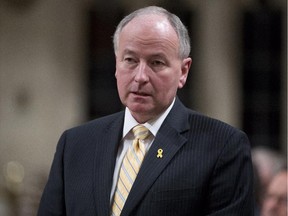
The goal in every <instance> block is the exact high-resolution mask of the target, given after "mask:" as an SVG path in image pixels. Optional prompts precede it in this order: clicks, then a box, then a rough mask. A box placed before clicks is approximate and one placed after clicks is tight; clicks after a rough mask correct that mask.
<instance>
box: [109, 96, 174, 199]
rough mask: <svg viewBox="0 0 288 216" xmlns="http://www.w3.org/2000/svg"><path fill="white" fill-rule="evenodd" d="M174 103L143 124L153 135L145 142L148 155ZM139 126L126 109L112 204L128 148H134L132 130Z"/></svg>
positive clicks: (113, 184) (115, 171) (117, 158)
mask: <svg viewBox="0 0 288 216" xmlns="http://www.w3.org/2000/svg"><path fill="white" fill-rule="evenodd" d="M174 102H175V98H174V100H173V102H172V103H171V105H170V106H169V107H168V108H167V109H166V110H165V111H164V112H163V113H162V114H160V115H159V116H158V117H156V118H155V119H153V120H151V121H148V122H146V123H144V124H142V125H144V126H145V127H146V128H148V129H149V131H150V133H151V134H152V135H150V136H149V137H148V138H146V139H145V140H144V144H145V148H146V153H147V151H148V150H149V149H150V147H151V145H152V143H153V141H154V138H155V136H156V134H157V132H158V130H159V128H160V127H161V125H162V123H163V121H164V120H165V118H166V116H167V115H168V113H169V112H170V110H171V109H172V107H173V104H174ZM138 124H139V123H138V122H137V121H136V120H135V119H134V118H133V116H132V114H131V112H130V110H129V109H128V108H127V107H126V109H125V117H124V126H123V136H122V140H121V143H120V145H119V149H118V153H117V157H116V164H115V169H114V175H113V183H112V190H111V194H110V202H112V201H113V197H114V193H115V189H116V184H117V181H118V175H119V171H120V167H121V165H122V161H123V158H124V156H125V154H126V152H127V150H128V148H129V147H130V146H132V143H133V139H134V135H133V133H132V131H131V130H132V128H133V127H135V126H136V125H138Z"/></svg>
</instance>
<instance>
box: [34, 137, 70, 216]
mask: <svg viewBox="0 0 288 216" xmlns="http://www.w3.org/2000/svg"><path fill="white" fill-rule="evenodd" d="M64 148H65V133H64V134H63V135H62V136H61V138H60V140H59V142H58V145H57V149H56V153H55V155H54V160H53V163H52V167H51V170H50V174H49V178H48V182H47V184H46V186H45V189H44V191H43V194H42V198H41V201H40V205H39V209H38V214H37V215H38V216H56V215H57V216H60V215H61V216H62V215H66V213H65V197H64V181H63V179H64V170H63V157H64Z"/></svg>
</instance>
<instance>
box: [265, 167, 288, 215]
mask: <svg viewBox="0 0 288 216" xmlns="http://www.w3.org/2000/svg"><path fill="white" fill-rule="evenodd" d="M261 215H262V216H287V170H284V171H281V172H279V173H278V174H276V175H275V177H274V178H273V179H272V181H271V182H270V184H269V186H268V190H267V191H266V195H265V198H264V202H263V207H262V214H261Z"/></svg>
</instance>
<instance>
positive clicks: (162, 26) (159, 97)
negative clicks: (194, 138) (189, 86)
mask: <svg viewBox="0 0 288 216" xmlns="http://www.w3.org/2000/svg"><path fill="white" fill-rule="evenodd" d="M191 61H192V60H191V59H190V58H186V59H184V60H183V59H180V58H179V41H178V37H177V34H176V32H175V31H174V29H173V28H172V27H171V25H170V24H169V22H168V21H167V20H166V19H165V18H163V17H162V16H159V15H149V16H148V15H142V16H140V17H137V18H134V19H133V20H132V21H131V22H130V23H128V24H127V25H126V26H125V27H124V28H123V30H122V32H121V33H120V36H119V45H118V50H117V51H116V74H115V75H116V78H117V87H118V92H119V96H120V99H121V101H122V103H123V104H124V105H125V106H127V107H128V108H129V110H130V111H131V113H132V115H133V117H134V118H135V119H136V120H137V121H138V122H139V123H144V122H146V121H148V120H150V119H152V118H154V117H156V116H157V115H159V114H160V113H162V112H163V111H164V110H165V109H166V108H168V106H169V105H170V104H171V102H172V101H173V99H174V97H175V95H176V92H177V89H178V88H182V87H183V86H184V84H185V82H186V78H187V75H188V71H189V67H190V65H191Z"/></svg>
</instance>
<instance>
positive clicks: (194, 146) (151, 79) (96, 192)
mask: <svg viewBox="0 0 288 216" xmlns="http://www.w3.org/2000/svg"><path fill="white" fill-rule="evenodd" d="M114 48H115V55H116V73H115V76H116V79H117V87H118V92H119V96H120V99H121V101H122V103H123V104H124V105H125V107H126V108H125V111H123V112H120V113H116V114H113V115H110V116H107V117H103V118H100V119H97V120H94V121H92V122H90V123H87V124H85V125H82V126H80V127H76V128H74V129H70V130H68V131H66V132H65V133H64V134H63V135H62V137H61V138H60V141H59V143H58V147H57V151H56V154H55V158H54V161H53V165H52V168H51V173H50V176H49V180H48V183H47V185H46V188H45V190H44V193H43V197H42V200H41V203H40V207H39V213H38V215H40V216H42V215H69V216H70V215H97V216H108V215H120V214H121V215H122V216H124V215H125V216H128V215H130V216H150V215H157V216H159V215H164V216H169V215H177V216H180V215H196V216H201V215H211V216H212V215H213V216H216V215H221V216H223V215H243V216H249V215H253V196H252V184H253V183H252V182H253V180H252V176H253V174H252V165H251V164H252V163H251V157H250V146H249V142H248V139H247V137H246V135H245V134H244V133H242V132H240V131H239V130H237V129H235V128H233V127H231V126H229V125H227V124H225V123H222V122H220V121H217V120H214V119H211V118H208V117H205V116H203V115H201V114H198V113H196V112H194V111H191V110H189V109H187V108H185V107H184V105H183V104H182V103H181V102H180V101H179V99H178V98H177V97H176V92H177V89H180V88H182V87H183V86H184V85H185V82H186V79H187V76H188V72H189V68H190V65H191V63H192V60H191V58H190V57H189V52H190V43H189V37H188V33H187V30H186V28H185V27H184V25H183V24H182V22H181V21H180V20H179V18H178V17H177V16H175V15H173V14H171V13H169V12H168V11H166V10H164V9H163V8H159V7H147V8H143V9H140V10H137V11H135V12H133V13H132V14H130V15H128V16H127V17H125V18H124V19H123V20H122V21H121V22H120V24H119V25H118V27H117V29H116V32H115V34H114ZM139 125H140V127H141V129H140V130H141V131H140V134H141V135H143V134H144V133H145V134H148V137H147V138H144V137H142V138H138V137H137V135H135V137H134V135H133V133H134V132H133V133H132V131H134V130H135V126H139ZM143 126H145V127H143ZM147 129H149V131H148V132H147ZM133 139H135V140H136V141H135V142H134V141H133ZM143 146H144V147H143ZM143 148H144V149H143ZM126 152H127V153H126ZM138 153H139V154H138ZM143 158H144V159H143ZM142 159H143V161H142ZM127 166H129V168H127ZM134 166H135V167H136V166H138V167H137V168H135V167H134ZM132 172H134V173H133V174H131V173H132ZM132 175H133V176H132ZM128 184H129V186H128Z"/></svg>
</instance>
